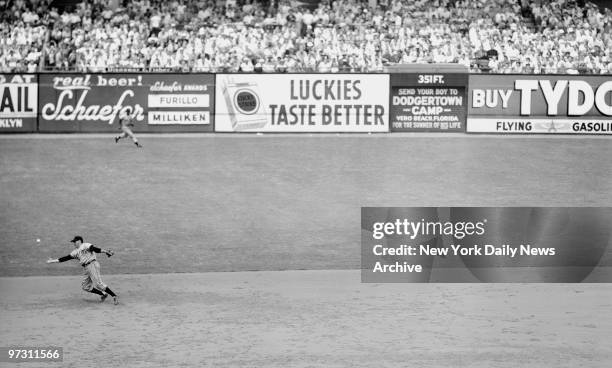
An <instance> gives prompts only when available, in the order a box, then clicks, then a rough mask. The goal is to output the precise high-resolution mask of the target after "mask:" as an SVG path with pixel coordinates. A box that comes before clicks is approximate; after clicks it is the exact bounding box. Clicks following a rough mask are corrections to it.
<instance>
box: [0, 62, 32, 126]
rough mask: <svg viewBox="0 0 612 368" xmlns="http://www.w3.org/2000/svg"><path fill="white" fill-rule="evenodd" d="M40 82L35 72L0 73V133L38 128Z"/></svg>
mask: <svg viewBox="0 0 612 368" xmlns="http://www.w3.org/2000/svg"><path fill="white" fill-rule="evenodd" d="M37 95H38V84H37V80H36V75H33V74H0V98H1V99H0V133H4V132H33V131H35V130H36V112H37V107H38V106H37V105H38V102H37V101H36V98H37Z"/></svg>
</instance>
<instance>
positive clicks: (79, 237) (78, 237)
mask: <svg viewBox="0 0 612 368" xmlns="http://www.w3.org/2000/svg"><path fill="white" fill-rule="evenodd" d="M77 240H78V241H80V242H81V243H82V242H83V238H81V236H80V235H76V236H75V237H74V238H72V240H71V241H70V242H71V243H74V242H76V241H77Z"/></svg>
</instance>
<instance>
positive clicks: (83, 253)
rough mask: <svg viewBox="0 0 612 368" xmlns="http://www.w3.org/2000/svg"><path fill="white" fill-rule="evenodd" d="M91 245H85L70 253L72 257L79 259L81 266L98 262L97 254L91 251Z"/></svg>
mask: <svg viewBox="0 0 612 368" xmlns="http://www.w3.org/2000/svg"><path fill="white" fill-rule="evenodd" d="M92 246H93V244H91V243H83V244H81V246H80V247H78V248H77V249H75V250H73V251H72V252H70V257H72V258H74V259H78V260H79V263H80V264H81V266H83V265H86V264H88V263H91V262H93V261H95V260H96V254H95V253H94V252H92V251H91V249H90V248H91V247H92Z"/></svg>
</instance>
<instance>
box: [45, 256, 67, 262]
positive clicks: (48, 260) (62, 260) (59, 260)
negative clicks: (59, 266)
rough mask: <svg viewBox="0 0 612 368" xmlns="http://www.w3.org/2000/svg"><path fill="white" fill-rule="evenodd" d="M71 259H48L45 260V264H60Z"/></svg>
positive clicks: (65, 257)
mask: <svg viewBox="0 0 612 368" xmlns="http://www.w3.org/2000/svg"><path fill="white" fill-rule="evenodd" d="M71 259H72V256H63V257H61V258H49V259H47V263H60V262H66V261H69V260H71Z"/></svg>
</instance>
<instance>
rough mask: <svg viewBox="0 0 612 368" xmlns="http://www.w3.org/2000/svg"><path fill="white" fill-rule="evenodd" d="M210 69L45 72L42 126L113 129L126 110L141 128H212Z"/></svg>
mask: <svg viewBox="0 0 612 368" xmlns="http://www.w3.org/2000/svg"><path fill="white" fill-rule="evenodd" d="M213 83H214V77H213V76H212V75H209V74H190V75H186V74H184V75H178V74H43V75H41V76H40V96H41V98H40V101H39V103H40V124H39V130H40V131H84V132H93V131H113V130H117V129H118V126H119V125H118V120H119V118H120V117H121V116H122V115H123V114H124V113H125V112H128V111H130V112H133V113H135V114H136V115H135V123H136V127H135V130H136V131H145V132H147V131H149V132H151V131H158V132H165V131H168V132H170V131H212V130H213V124H212V120H211V119H212V116H213V107H212V104H211V101H212V98H211V95H212V93H213V92H212V89H213V87H212V86H213Z"/></svg>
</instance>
